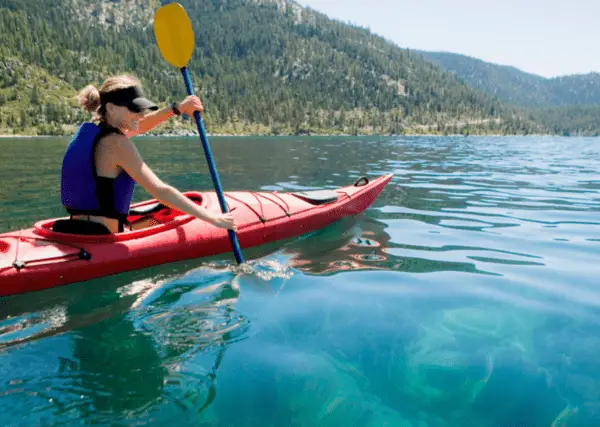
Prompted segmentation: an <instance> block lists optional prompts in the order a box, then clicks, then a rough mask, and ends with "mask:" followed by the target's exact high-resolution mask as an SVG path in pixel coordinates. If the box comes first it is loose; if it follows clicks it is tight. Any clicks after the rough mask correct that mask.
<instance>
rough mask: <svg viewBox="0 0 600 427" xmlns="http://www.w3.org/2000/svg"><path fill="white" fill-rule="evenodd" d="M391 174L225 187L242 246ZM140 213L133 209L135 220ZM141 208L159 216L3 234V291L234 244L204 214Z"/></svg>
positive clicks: (269, 238) (207, 200)
mask: <svg viewBox="0 0 600 427" xmlns="http://www.w3.org/2000/svg"><path fill="white" fill-rule="evenodd" d="M391 177H392V175H384V176H381V177H379V178H376V179H373V180H371V181H370V182H368V181H367V180H366V179H365V180H362V182H361V181H360V180H359V181H357V183H355V185H351V186H348V187H342V188H338V189H335V190H326V191H318V192H312V194H311V192H310V191H309V192H306V193H301V194H298V193H279V192H253V191H239V192H226V193H225V199H226V202H227V204H228V207H229V210H230V211H231V213H232V215H233V216H234V218H235V220H236V224H237V227H238V230H237V233H236V234H237V238H238V242H239V244H240V247H241V248H242V249H243V248H250V247H254V246H259V245H263V244H266V243H271V242H274V241H278V240H283V239H287V238H291V237H296V236H300V235H302V234H305V233H307V232H310V231H314V230H317V229H320V228H323V227H325V226H327V225H329V224H331V223H333V222H335V221H337V220H340V219H341V218H343V217H346V216H350V215H356V214H358V213H360V212H362V211H364V210H365V209H366V208H368V207H369V205H371V204H372V203H373V201H374V200H375V199H376V198H377V196H378V195H379V194H380V193H381V191H382V190H383V189H384V187H385V186H386V184H387V183H388V182H389V181H390V179H391ZM317 193H319V194H317ZM184 194H185V195H186V196H187V197H188V198H190V199H191V200H193V201H195V202H196V203H198V204H199V205H200V206H202V207H204V208H206V209H209V210H213V211H215V212H217V211H218V212H220V207H219V202H218V198H217V196H216V194H215V193H214V192H202V193H200V192H185V193H184ZM313 195H314V197H313ZM305 196H306V197H305ZM323 196H325V197H323ZM156 204H157V202H156V200H148V201H144V202H140V203H137V204H135V205H133V206H132V212H135V211H136V210H143V209H144V208H145V207H151V206H153V205H156ZM140 216H142V215H141V214H140V215H139V216H137V217H136V216H134V215H132V216H130V220H135V219H138V218H139V217H140ZM144 216H152V217H153V218H154V219H155V220H157V221H158V222H160V224H159V225H156V226H152V227H148V228H145V229H142V230H136V231H130V232H125V233H116V234H112V235H106V236H101V235H95V236H89V235H73V234H66V233H57V232H54V231H52V225H53V223H54V222H55V221H56V220H59V219H65V218H55V219H49V220H43V221H39V222H37V223H36V224H34V226H33V227H32V228H28V229H24V230H18V231H13V232H8V233H4V234H0V295H1V296H6V295H12V294H19V293H26V292H33V291H40V290H43V289H47V288H51V287H55V286H61V285H66V284H70V283H75V282H81V281H85V280H90V279H94V278H98V277H104V276H109V275H112V274H117V273H122V272H125V271H131V270H137V269H141V268H146V267H150V266H155V265H159V264H166V263H169V262H175V261H181V260H186V259H195V258H202V257H208V256H214V255H218V254H223V253H228V252H231V251H232V249H231V243H230V240H229V236H228V233H227V230H224V229H220V228H217V227H215V226H213V225H212V224H209V223H208V222H206V221H201V220H199V219H197V218H195V217H193V216H190V215H187V214H183V213H181V212H178V211H176V210H174V209H170V208H167V207H164V206H163V207H162V209H160V210H158V211H156V212H151V213H150V214H146V215H144Z"/></svg>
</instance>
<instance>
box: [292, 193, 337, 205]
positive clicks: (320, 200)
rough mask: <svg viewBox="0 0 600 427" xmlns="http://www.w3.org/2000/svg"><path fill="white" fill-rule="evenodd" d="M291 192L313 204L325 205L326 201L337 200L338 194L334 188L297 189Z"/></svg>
mask: <svg viewBox="0 0 600 427" xmlns="http://www.w3.org/2000/svg"><path fill="white" fill-rule="evenodd" d="M291 194H292V195H293V196H296V197H298V198H300V199H302V200H304V201H305V202H308V203H311V204H313V205H325V204H327V203H333V202H335V201H337V199H338V196H339V195H338V193H337V192H336V191H335V190H311V191H299V192H297V193H291Z"/></svg>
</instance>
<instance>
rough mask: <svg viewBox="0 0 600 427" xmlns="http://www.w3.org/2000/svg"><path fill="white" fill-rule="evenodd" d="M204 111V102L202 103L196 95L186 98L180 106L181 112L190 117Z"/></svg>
mask: <svg viewBox="0 0 600 427" xmlns="http://www.w3.org/2000/svg"><path fill="white" fill-rule="evenodd" d="M203 110H204V107H203V106H202V102H200V99H199V98H198V97H197V96H196V95H190V96H188V97H186V98H185V99H184V100H183V101H181V103H180V104H179V111H181V112H182V113H183V114H185V115H188V116H193V115H194V111H199V112H202V111H203Z"/></svg>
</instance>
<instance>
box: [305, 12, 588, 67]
mask: <svg viewBox="0 0 600 427" xmlns="http://www.w3.org/2000/svg"><path fill="white" fill-rule="evenodd" d="M296 1H297V2H298V3H299V4H301V5H302V6H308V7H310V8H312V9H315V10H317V11H319V12H322V13H324V14H326V15H327V16H329V17H330V18H335V19H338V20H341V21H343V22H348V23H351V24H354V25H358V26H361V27H365V28H369V29H370V30H371V31H372V32H374V33H376V34H379V35H380V36H383V37H385V38H386V39H388V40H390V41H392V42H394V43H395V44H397V45H398V46H400V47H402V48H412V49H420V50H430V51H445V52H454V53H460V54H463V55H468V56H473V57H476V58H479V59H482V60H484V61H488V62H493V63H496V64H502V65H512V66H514V67H517V68H519V69H521V70H523V71H526V72H528V73H532V74H537V75H540V76H544V77H555V76H560V75H566V74H583V73H589V72H593V71H595V72H600V0H561V1H559V0H296Z"/></svg>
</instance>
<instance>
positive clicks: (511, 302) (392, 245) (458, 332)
mask: <svg viewBox="0 0 600 427" xmlns="http://www.w3.org/2000/svg"><path fill="white" fill-rule="evenodd" d="M211 142H212V144H211V145H212V147H213V152H214V154H215V159H216V162H217V165H218V167H219V172H220V175H221V180H222V182H223V186H224V188H225V189H227V190H229V189H263V190H278V191H286V190H296V189H313V188H329V187H335V186H341V185H347V184H348V183H350V182H353V181H355V180H356V179H357V178H358V177H360V176H363V175H366V176H375V175H381V174H383V173H388V172H392V173H394V174H395V176H394V179H393V181H392V182H391V183H390V185H389V186H388V187H387V188H386V189H385V191H384V192H383V193H382V194H381V196H380V197H379V198H378V200H377V201H376V202H375V203H374V205H373V206H372V207H371V208H370V209H369V210H367V212H366V213H365V214H364V215H360V216H357V217H353V218H347V219H344V220H342V221H339V222H338V223H336V224H333V225H331V226H329V227H326V228H324V229H322V230H319V231H316V232H313V233H310V234H307V235H305V236H302V237H300V238H296V239H289V240H286V241H282V242H273V243H271V244H269V245H266V246H264V247H262V248H253V249H252V250H248V251H245V253H244V255H245V258H246V259H247V260H248V265H244V266H236V265H234V264H233V261H232V258H231V257H228V256H223V257H216V258H212V259H206V260H192V261H185V262H180V263H173V264H169V265H165V266H159V267H153V268H149V269H145V270H141V271H138V272H130V273H124V274H121V275H117V276H113V277H109V278H104V279H98V280H94V281H90V282H86V283H83V284H75V285H71V286H68V287H64V288H57V289H53V290H49V291H45V292H42V293H37V294H31V295H19V296H15V297H11V298H2V299H0V355H1V356H2V357H0V371H1V372H2V378H3V381H2V382H0V424H2V425H27V426H29V425H49V426H50V425H52V426H55V425H57V426H58V425H69V426H70V425H80V424H94V423H96V424H99V425H161V424H164V423H165V422H170V423H172V424H174V425H182V426H187V425H189V426H192V425H193V426H198V425H202V426H220V427H222V426H232V427H233V426H235V427H239V426H260V427H264V426H283V425H285V426H288V425H289V426H291V425H303V426H304V425H306V426H317V425H318V426H332V427H333V426H336V427H337V426H340V425H352V426H361V427H362V426H378V427H379V426H382V425H393V426H414V427H422V426H439V427H444V426H466V427H470V426H473V427H481V426H489V427H507V426H527V427H537V426H544V427H549V426H550V427H559V426H566V427H581V426H584V427H585V426H594V427H595V426H598V425H600V415H599V414H600V412H599V411H598V409H599V408H600V382H599V381H600V380H599V378H600V376H599V375H598V372H600V364H599V362H598V361H597V357H596V354H598V352H600V339H599V338H598V333H597V330H598V328H599V327H600V313H599V311H598V309H599V307H600V292H598V283H597V282H598V281H597V276H598V273H600V269H599V267H598V262H597V259H598V257H599V255H600V246H599V245H600V220H599V219H598V212H599V211H600V209H599V208H600V197H598V194H599V192H600V173H599V172H598V168H597V165H598V164H599V162H600V142H599V141H598V140H597V139H593V138H568V139H566V138H471V137H469V138H295V137H290V138H238V139H235V138H213V139H212V141H211ZM0 144H2V146H1V147H0V153H7V154H8V155H9V158H12V157H13V155H16V153H17V151H18V152H19V153H20V156H21V158H22V159H23V163H22V164H20V165H16V164H13V163H12V162H7V161H3V160H0V163H2V162H4V163H7V164H6V165H5V167H4V168H0V179H1V180H2V182H6V183H7V185H5V186H4V187H3V188H0V199H2V200H8V202H7V203H6V204H4V205H3V206H2V209H0V230H2V231H4V230H8V229H14V228H16V227H17V226H19V227H20V226H28V225H30V224H31V223H32V221H34V220H37V219H39V218H43V217H47V216H52V215H62V212H61V208H60V206H57V201H58V200H59V199H58V188H59V187H58V179H59V176H58V174H57V171H58V170H59V168H60V163H59V160H60V155H61V152H62V151H63V150H64V147H65V144H66V142H65V141H63V140H45V142H44V145H43V146H39V147H38V145H39V141H36V140H27V139H24V140H22V141H19V144H16V143H15V142H13V141H6V140H2V141H0ZM137 144H138V146H139V148H140V151H141V152H142V154H143V155H144V157H145V158H146V160H147V161H148V163H149V164H150V165H151V166H152V167H153V168H154V170H155V171H157V173H158V174H159V176H161V177H162V178H163V179H165V180H166V181H167V182H169V183H170V184H173V185H175V186H176V187H178V188H180V189H182V190H188V189H190V190H191V189H195V190H197V189H209V188H211V187H212V185H211V182H210V175H209V172H208V170H207V168H206V167H205V162H204V160H203V154H202V150H201V149H198V146H197V143H196V142H195V141H193V140H192V139H177V138H170V139H163V140H161V139H138V142H137ZM40 151H43V152H44V153H45V156H44V158H45V160H44V162H43V164H42V165H41V167H40V165H39V162H37V159H38V157H39V156H38V154H37V153H36V152H40ZM265 153H268V155H265ZM42 184H44V185H42ZM42 188H43V189H44V191H40V190H41V189H42ZM46 188H49V190H46ZM146 197H148V195H147V194H145V192H144V191H143V190H140V189H138V190H136V198H137V200H139V199H142V198H146ZM5 206H6V207H8V209H5Z"/></svg>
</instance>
